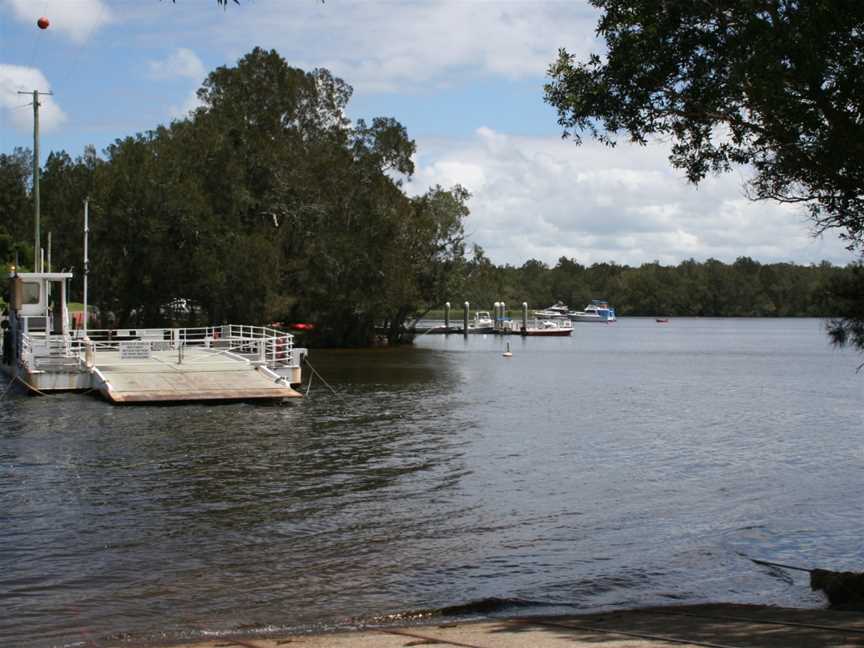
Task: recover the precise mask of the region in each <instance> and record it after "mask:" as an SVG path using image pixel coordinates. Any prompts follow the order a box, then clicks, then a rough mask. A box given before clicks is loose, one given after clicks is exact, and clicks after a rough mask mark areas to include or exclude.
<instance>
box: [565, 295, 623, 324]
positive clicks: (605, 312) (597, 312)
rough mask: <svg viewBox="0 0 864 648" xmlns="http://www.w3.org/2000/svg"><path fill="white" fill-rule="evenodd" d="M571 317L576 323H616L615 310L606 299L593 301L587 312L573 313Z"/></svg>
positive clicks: (587, 307) (586, 308)
mask: <svg viewBox="0 0 864 648" xmlns="http://www.w3.org/2000/svg"><path fill="white" fill-rule="evenodd" d="M569 316H570V319H571V320H572V321H574V322H614V321H615V309H614V308H612V307H611V306H609V302H607V301H606V300H605V299H592V300H591V303H590V304H588V305H587V306H586V307H585V310H581V311H571V312H570V313H569Z"/></svg>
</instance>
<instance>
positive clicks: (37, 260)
mask: <svg viewBox="0 0 864 648" xmlns="http://www.w3.org/2000/svg"><path fill="white" fill-rule="evenodd" d="M18 94H31V93H29V92H21V91H19V92H18ZM32 94H33V211H34V213H35V217H36V218H35V221H36V222H35V224H34V229H35V235H36V236H35V239H36V241H35V247H34V248H33V266H34V269H35V271H36V272H43V271H44V270H45V263H44V259H41V253H40V250H41V249H42V248H41V244H42V241H41V240H40V236H39V214H40V211H39V95H40V94H43V95H50V94H53V93H52V92H39V91H38V90H34V91H33V93H32Z"/></svg>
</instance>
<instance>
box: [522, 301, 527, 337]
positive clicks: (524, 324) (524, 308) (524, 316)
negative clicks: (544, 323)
mask: <svg viewBox="0 0 864 648" xmlns="http://www.w3.org/2000/svg"><path fill="white" fill-rule="evenodd" d="M527 329H528V302H522V335H525V331H526V330H527Z"/></svg>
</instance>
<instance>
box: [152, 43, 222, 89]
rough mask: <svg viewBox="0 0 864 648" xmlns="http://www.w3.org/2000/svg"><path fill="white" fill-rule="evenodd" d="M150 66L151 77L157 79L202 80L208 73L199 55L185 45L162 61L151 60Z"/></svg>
mask: <svg viewBox="0 0 864 648" xmlns="http://www.w3.org/2000/svg"><path fill="white" fill-rule="evenodd" d="M148 68H149V75H150V78H151V79H157V80H162V79H177V78H185V79H192V80H193V81H196V82H200V81H202V80H203V79H204V77H205V76H206V74H207V70H206V69H205V67H204V63H202V62H201V59H200V58H198V55H197V54H195V52H193V51H192V50H190V49H187V48H185V47H181V48H179V49H177V50H175V51H174V53H172V54H171V55H170V56H168V57H167V58H165V59H162V60H161V61H150V62H149V63H148Z"/></svg>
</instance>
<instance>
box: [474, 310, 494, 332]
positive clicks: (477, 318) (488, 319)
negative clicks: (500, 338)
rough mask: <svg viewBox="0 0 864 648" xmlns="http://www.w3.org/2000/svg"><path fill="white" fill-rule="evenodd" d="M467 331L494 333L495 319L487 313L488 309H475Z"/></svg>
mask: <svg viewBox="0 0 864 648" xmlns="http://www.w3.org/2000/svg"><path fill="white" fill-rule="evenodd" d="M468 332H469V333H483V334H488V333H494V332H495V320H493V319H492V316H491V315H490V314H489V311H477V312H476V313H474V321H473V322H472V323H470V324H468Z"/></svg>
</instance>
